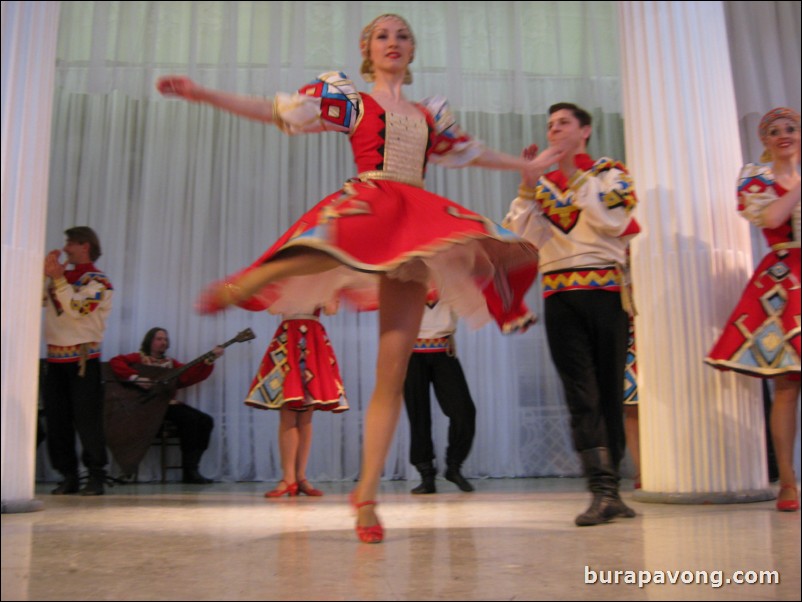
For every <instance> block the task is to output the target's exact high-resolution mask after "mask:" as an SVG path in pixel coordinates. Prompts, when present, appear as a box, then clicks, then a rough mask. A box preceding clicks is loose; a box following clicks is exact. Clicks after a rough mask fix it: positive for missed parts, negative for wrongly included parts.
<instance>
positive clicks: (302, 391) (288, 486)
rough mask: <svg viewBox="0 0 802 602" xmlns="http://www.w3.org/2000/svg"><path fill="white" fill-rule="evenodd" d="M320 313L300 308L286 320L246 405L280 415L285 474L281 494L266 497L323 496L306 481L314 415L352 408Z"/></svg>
mask: <svg viewBox="0 0 802 602" xmlns="http://www.w3.org/2000/svg"><path fill="white" fill-rule="evenodd" d="M304 309H306V310H307V311H304ZM323 309H324V312H325V313H326V314H327V315H331V314H334V313H335V312H336V311H337V307H336V305H332V306H327V307H325V308H323ZM320 310H321V308H319V307H317V308H315V307H310V306H307V307H306V308H304V307H303V306H298V308H297V309H296V311H295V313H292V314H284V315H282V320H281V324H279V327H278V329H277V330H276V334H275V335H274V336H273V340H272V341H270V345H268V347H267V351H266V352H265V355H264V358H262V363H261V364H260V366H259V372H258V373H257V374H256V376H255V377H254V379H253V382H252V383H251V389H250V391H249V392H248V397H247V398H246V399H245V405H248V406H250V407H252V408H258V409H262V410H279V413H280V418H279V426H278V443H279V450H280V452H281V469H282V472H283V474H282V477H281V481H279V484H278V485H277V486H276V487H275V489H272V490H271V491H268V492H267V493H265V497H267V498H276V497H281V496H283V495H288V496H293V495H298V494H301V493H303V494H305V495H311V496H321V495H323V492H322V491H321V490H320V489H316V488H315V487H313V486H312V485H311V484H310V483H309V481H307V480H306V464H307V461H308V460H309V453H310V451H311V449H312V415H313V413H314V410H323V411H329V412H334V413H335V414H336V413H340V412H345V411H346V410H347V409H348V400H347V399H346V397H345V387H344V386H343V381H342V377H341V376H340V369H339V368H338V366H337V358H336V357H335V355H334V349H333V348H332V346H331V342H329V337H328V335H327V334H326V329H325V328H323V325H322V324H321V323H320V320H319V318H320Z"/></svg>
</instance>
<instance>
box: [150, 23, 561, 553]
mask: <svg viewBox="0 0 802 602" xmlns="http://www.w3.org/2000/svg"><path fill="white" fill-rule="evenodd" d="M360 47H361V51H362V56H363V58H364V61H363V64H362V68H361V72H362V74H363V76H364V77H365V79H366V80H367V81H371V82H375V85H374V87H373V91H372V92H371V94H365V93H360V92H357V91H356V89H355V87H354V85H353V84H352V83H351V82H350V81H349V80H348V79H347V78H346V76H345V75H343V74H342V73H336V72H331V73H325V74H323V75H321V76H320V77H319V78H318V79H317V80H315V81H314V82H312V83H311V84H309V85H307V86H305V87H303V88H301V89H300V90H299V92H298V93H296V94H295V95H286V94H277V95H276V97H275V98H274V99H273V100H272V101H265V100H264V99H263V98H254V97H243V96H238V95H233V94H229V93H225V92H219V91H215V90H210V89H207V88H204V87H202V86H199V85H198V84H196V83H195V82H193V81H192V80H190V79H188V78H185V77H174V76H170V77H165V78H162V79H160V80H159V82H158V84H157V86H158V88H159V90H160V91H161V92H162V93H163V94H165V95H172V96H179V97H182V98H185V99H187V100H190V101H195V102H204V103H207V104H210V105H212V106H215V107H218V108H220V109H223V110H226V111H229V112H232V113H235V114H237V115H241V116H244V117H248V118H251V119H256V120H259V121H263V122H267V123H275V124H276V125H277V126H278V127H279V128H281V129H282V130H283V131H284V132H286V133H289V134H296V133H311V132H322V131H338V132H345V133H347V134H348V135H349V138H350V142H351V146H352V149H353V152H354V159H355V161H356V164H357V168H358V176H357V177H355V178H353V179H351V180H350V181H348V182H346V184H345V185H344V186H343V188H342V189H341V190H340V191H338V192H337V193H335V194H333V195H331V196H329V197H327V198H326V199H324V200H323V201H321V202H320V203H319V204H318V205H317V206H316V207H314V208H313V209H312V210H310V211H309V212H308V213H307V214H306V215H304V216H303V217H302V218H301V219H300V220H298V222H296V224H295V225H294V226H293V227H292V228H290V230H289V231H287V232H286V233H285V234H284V235H283V236H282V237H281V238H280V239H279V240H278V242H277V243H276V244H275V245H273V246H272V247H271V248H270V249H269V250H268V251H267V252H266V253H265V254H264V255H262V257H260V258H259V260H257V261H256V262H255V263H254V264H253V265H251V266H250V267H248V268H246V269H245V270H242V271H240V272H238V273H237V274H234V275H232V276H230V277H228V278H227V279H226V280H225V281H223V282H220V283H217V284H215V285H213V286H212V287H211V288H210V289H208V290H207V292H206V293H205V295H204V296H203V297H202V298H201V301H200V309H201V311H205V312H212V311H219V310H221V309H223V308H225V307H227V306H229V305H233V304H236V305H239V306H240V307H243V308H246V309H252V310H261V309H270V310H271V311H273V312H277V313H284V312H287V311H293V299H298V298H304V299H307V300H312V301H313V302H315V303H316V304H318V305H325V304H326V303H327V302H329V301H330V300H331V297H332V296H338V297H339V298H341V299H342V300H344V301H346V302H347V303H349V304H350V305H351V306H352V307H355V308H356V309H360V310H367V309H378V310H379V351H378V358H377V366H376V383H375V388H374V390H373V394H372V396H371V399H370V402H369V405H368V409H367V412H366V416H365V428H364V444H363V454H362V465H361V472H360V481H359V484H358V485H357V486H356V488H355V489H354V491H353V493H352V494H351V503H352V504H353V506H354V508H355V510H356V511H357V526H356V531H357V535H358V537H359V539H360V540H362V541H365V542H370V543H377V542H380V541H382V539H383V537H384V531H383V529H382V526H381V524H380V522H379V519H378V517H377V516H376V512H375V506H376V502H375V501H374V500H375V497H376V493H377V491H378V487H379V482H380V478H381V474H382V469H383V467H384V462H385V459H386V456H387V451H388V449H389V446H390V443H391V441H392V438H393V435H394V433H395V429H396V425H397V423H398V417H399V414H400V411H401V406H402V393H403V385H404V376H405V373H406V368H407V364H408V362H409V357H410V354H411V352H412V347H413V345H414V343H415V339H416V337H417V335H418V329H419V326H420V322H421V316H422V314H423V306H424V302H425V299H426V296H427V294H429V293H430V292H436V293H437V294H438V295H439V296H440V298H441V299H442V300H443V301H445V302H446V303H448V304H450V305H451V306H452V307H454V309H455V311H456V312H457V313H458V314H459V315H460V316H461V317H463V318H465V319H467V320H468V321H469V323H471V324H473V325H475V326H478V325H480V324H483V323H485V322H487V321H488V320H490V319H495V321H496V322H497V323H498V324H499V326H500V328H502V330H503V331H505V332H512V331H515V330H523V329H525V328H526V327H527V326H528V325H529V324H531V322H532V316H531V314H529V312H528V311H527V310H526V307H525V306H524V305H523V302H522V299H523V295H524V293H525V292H526V290H527V289H528V288H529V286H530V285H531V283H532V281H533V280H534V278H535V276H536V274H537V250H536V249H535V248H534V246H532V245H531V244H530V243H527V242H526V241H524V240H522V239H520V238H518V237H516V236H514V235H512V233H510V232H508V231H507V230H505V229H503V228H501V227H500V226H498V225H496V224H494V223H493V222H491V221H490V220H488V219H486V218H484V217H482V216H480V215H478V214H476V213H474V212H472V211H469V210H467V209H465V208H463V207H461V206H460V205H458V204H456V203H453V202H451V201H449V200H448V199H445V198H443V197H440V196H437V195H435V194H432V193H429V192H426V191H425V190H423V177H424V171H425V167H426V163H427V161H429V160H431V161H433V162H438V163H441V164H444V165H446V166H451V167H461V166H467V165H469V164H470V165H471V166H478V167H484V168H490V169H506V170H516V171H524V172H526V173H527V174H528V175H530V177H532V178H533V179H537V177H539V176H540V175H541V174H542V173H543V172H544V171H545V169H546V168H547V167H548V166H549V165H551V164H553V163H554V162H555V161H557V160H558V159H559V157H560V155H561V151H560V150H559V149H554V148H550V149H547V150H545V151H543V153H541V155H539V156H538V157H536V158H535V159H533V160H531V161H526V160H524V159H522V158H520V157H514V156H512V155H507V154H504V153H499V152H496V151H492V150H490V149H487V148H485V147H483V146H482V145H481V144H480V143H478V142H477V141H475V140H472V139H471V138H470V137H468V136H467V135H466V134H464V133H463V132H462V131H461V130H460V129H459V127H458V126H457V125H456V123H455V122H454V119H453V117H452V115H451V112H450V111H449V109H448V105H447V103H446V102H445V101H444V100H443V99H429V100H427V101H423V102H422V103H413V102H410V101H409V100H407V99H406V97H405V96H404V94H403V92H402V86H403V85H404V83H409V82H411V74H410V72H409V70H408V66H409V64H410V63H411V62H412V60H413V58H414V53H415V38H414V36H413V34H412V30H411V28H410V27H409V25H408V24H407V22H406V21H405V20H404V19H403V18H401V17H399V16H397V15H382V16H380V17H377V18H376V19H374V20H373V21H372V22H371V23H370V24H368V25H367V27H365V29H364V30H363V32H362V36H361V39H360Z"/></svg>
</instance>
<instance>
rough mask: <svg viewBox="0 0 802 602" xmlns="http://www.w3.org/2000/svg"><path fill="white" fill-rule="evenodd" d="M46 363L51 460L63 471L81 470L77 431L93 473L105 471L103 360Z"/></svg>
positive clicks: (45, 404) (86, 460)
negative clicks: (83, 368)
mask: <svg viewBox="0 0 802 602" xmlns="http://www.w3.org/2000/svg"><path fill="white" fill-rule="evenodd" d="M79 369H80V366H79V364H78V362H69V363H51V362H48V364H47V373H46V375H45V381H44V395H43V397H44V406H45V422H46V427H47V438H46V441H47V450H48V453H49V455H50V463H51V464H52V465H53V468H55V469H56V470H57V471H59V472H60V473H61V474H63V475H68V474H77V473H78V455H77V453H76V450H75V434H76V432H77V433H78V438H79V439H80V441H81V447H82V448H83V449H82V452H81V461H82V462H83V463H84V466H86V467H87V469H89V472H90V473H93V472H94V473H95V474H97V473H99V472H103V471H105V466H106V464H107V463H108V456H107V455H106V440H105V437H104V434H103V384H102V383H101V380H100V360H98V359H92V360H87V362H86V371H85V373H84V376H80V375H79V374H78V371H79Z"/></svg>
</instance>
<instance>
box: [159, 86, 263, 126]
mask: <svg viewBox="0 0 802 602" xmlns="http://www.w3.org/2000/svg"><path fill="white" fill-rule="evenodd" d="M156 88H157V89H158V90H159V92H161V93H162V94H163V95H164V96H176V97H178V98H183V99H184V100H188V101H190V102H202V103H204V104H208V105H211V106H213V107H216V108H218V109H222V110H223V111H228V112H229V113H233V114H235V115H239V116H241V117H247V118H248V119H255V120H257V121H263V122H265V123H273V121H274V119H273V100H272V99H266V98H260V97H256V96H242V95H239V94H232V93H230V92H223V91H220V90H212V89H211V88H204V87H203V86H201V85H199V84H197V83H195V82H194V81H192V80H191V79H190V78H188V77H184V76H181V75H168V76H166V77H161V78H159V80H158V81H157V82H156Z"/></svg>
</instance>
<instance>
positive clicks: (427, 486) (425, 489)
mask: <svg viewBox="0 0 802 602" xmlns="http://www.w3.org/2000/svg"><path fill="white" fill-rule="evenodd" d="M410 493H414V494H415V495H418V494H422V493H437V487H436V486H435V484H434V477H432V478H430V479H427V478H424V479H423V481H421V484H420V485H418V486H417V487H415V488H414V489H411V490H410Z"/></svg>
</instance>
